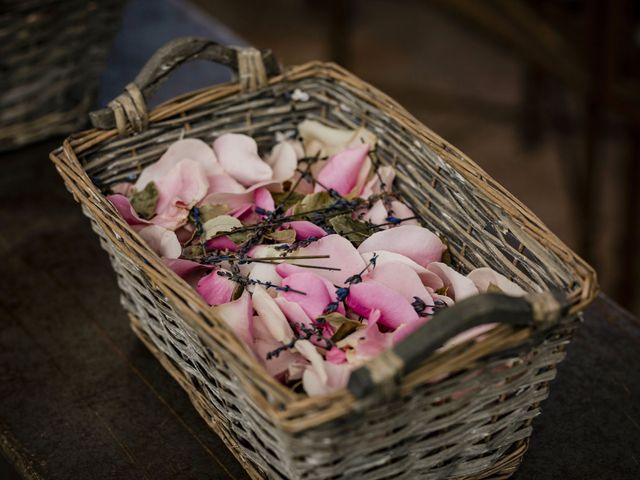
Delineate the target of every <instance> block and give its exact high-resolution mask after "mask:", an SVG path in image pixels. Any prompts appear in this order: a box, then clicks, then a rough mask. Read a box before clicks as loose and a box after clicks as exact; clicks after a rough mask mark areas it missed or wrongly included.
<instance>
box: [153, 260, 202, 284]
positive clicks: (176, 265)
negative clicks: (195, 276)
mask: <svg viewBox="0 0 640 480" xmlns="http://www.w3.org/2000/svg"><path fill="white" fill-rule="evenodd" d="M162 261H163V262H164V264H165V265H166V266H167V267H169V268H170V269H171V270H173V271H174V272H176V275H178V276H179V277H181V278H185V279H186V278H188V277H189V276H190V275H191V274H192V273H194V272H198V271H202V270H211V269H212V268H214V267H213V265H203V264H202V263H197V262H192V261H191V260H185V259H183V258H163V259H162Z"/></svg>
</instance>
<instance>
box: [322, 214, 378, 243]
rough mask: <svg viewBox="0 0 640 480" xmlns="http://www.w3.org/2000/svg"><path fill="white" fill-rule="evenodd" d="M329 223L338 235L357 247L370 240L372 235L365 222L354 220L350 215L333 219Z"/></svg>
mask: <svg viewBox="0 0 640 480" xmlns="http://www.w3.org/2000/svg"><path fill="white" fill-rule="evenodd" d="M329 223H330V224H331V226H332V227H333V229H334V230H335V231H336V233H337V234H339V235H342V236H343V237H345V238H347V239H348V240H349V241H350V242H351V243H354V244H355V245H356V246H358V245H360V244H361V243H362V242H363V241H365V240H366V239H367V238H369V236H371V233H372V229H371V227H370V226H369V225H367V224H366V223H364V222H359V221H358V220H354V219H353V218H351V215H349V214H344V215H338V216H336V217H332V218H330V219H329Z"/></svg>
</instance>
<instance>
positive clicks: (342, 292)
mask: <svg viewBox="0 0 640 480" xmlns="http://www.w3.org/2000/svg"><path fill="white" fill-rule="evenodd" d="M377 261H378V254H377V253H374V254H373V255H372V256H371V258H370V259H369V261H368V262H367V264H366V265H365V267H364V268H363V269H362V271H360V273H356V274H355V275H351V276H350V277H349V278H347V279H346V280H345V281H344V283H346V284H347V286H346V287H338V288H336V301H335V302H331V303H329V304H328V305H327V306H326V308H325V309H324V313H325V314H329V313H333V312H335V311H337V310H338V308H339V306H340V304H341V303H343V302H345V301H346V299H347V296H348V295H349V289H350V288H351V285H353V284H356V283H360V282H362V275H364V273H365V272H366V271H367V270H368V269H369V267H370V266H372V267H373V268H376V262H377Z"/></svg>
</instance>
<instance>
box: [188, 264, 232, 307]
mask: <svg viewBox="0 0 640 480" xmlns="http://www.w3.org/2000/svg"><path fill="white" fill-rule="evenodd" d="M218 271H219V270H214V271H213V272H211V273H210V274H208V275H206V276H204V277H202V278H201V279H200V281H199V282H198V286H197V287H196V291H197V292H198V293H199V294H200V296H201V297H202V298H204V300H205V301H206V302H207V303H208V304H209V305H220V304H222V303H227V302H228V301H230V300H231V295H232V294H233V290H234V289H235V287H236V284H235V283H234V282H232V281H231V280H229V279H228V278H226V277H223V276H221V275H218Z"/></svg>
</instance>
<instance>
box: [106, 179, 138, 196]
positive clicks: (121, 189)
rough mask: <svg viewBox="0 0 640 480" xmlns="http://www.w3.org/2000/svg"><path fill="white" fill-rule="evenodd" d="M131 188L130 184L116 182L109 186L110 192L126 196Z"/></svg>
mask: <svg viewBox="0 0 640 480" xmlns="http://www.w3.org/2000/svg"><path fill="white" fill-rule="evenodd" d="M131 187H133V183H131V182H118V183H114V184H113V185H111V191H112V192H113V193H117V194H120V195H127V194H128V193H129V191H130V190H131Z"/></svg>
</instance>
